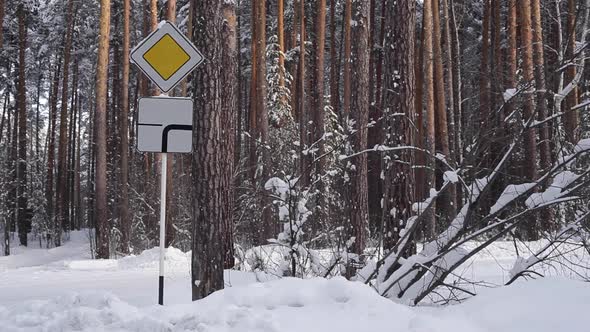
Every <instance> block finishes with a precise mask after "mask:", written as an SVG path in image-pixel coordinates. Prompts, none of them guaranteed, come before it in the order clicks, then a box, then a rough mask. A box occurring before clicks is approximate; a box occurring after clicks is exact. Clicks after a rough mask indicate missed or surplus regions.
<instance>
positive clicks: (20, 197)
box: [15, 5, 31, 246]
mask: <svg viewBox="0 0 590 332" xmlns="http://www.w3.org/2000/svg"><path fill="white" fill-rule="evenodd" d="M17 12H18V40H19V52H18V98H17V103H18V124H19V129H18V161H17V164H18V170H17V174H18V176H17V178H18V190H17V214H18V215H17V218H18V237H19V240H20V244H21V245H23V246H26V245H27V233H28V232H29V231H30V228H31V225H30V220H28V218H27V208H28V206H27V201H28V200H27V96H26V83H25V50H26V48H27V24H26V18H27V12H26V9H25V8H24V5H20V6H19V8H18V10H17ZM15 129H16V127H15Z"/></svg>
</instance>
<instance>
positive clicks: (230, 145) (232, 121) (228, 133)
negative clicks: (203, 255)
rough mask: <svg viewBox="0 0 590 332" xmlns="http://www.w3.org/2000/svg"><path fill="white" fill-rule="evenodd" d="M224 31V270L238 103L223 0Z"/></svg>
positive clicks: (234, 46)
mask: <svg viewBox="0 0 590 332" xmlns="http://www.w3.org/2000/svg"><path fill="white" fill-rule="evenodd" d="M222 15H223V18H224V21H223V30H222V33H223V34H222V40H223V50H224V52H223V58H222V62H223V64H222V68H223V70H222V72H221V75H222V80H223V82H224V85H223V87H222V89H223V91H222V96H224V98H223V100H222V106H221V107H222V111H221V123H223V124H224V127H225V128H224V130H223V132H224V135H223V144H222V149H223V150H222V153H221V154H222V156H225V159H224V169H225V172H224V174H223V181H224V184H223V188H224V190H223V209H224V210H223V213H224V215H223V224H222V235H221V237H222V241H223V262H224V267H225V268H226V269H231V268H233V267H234V265H235V259H234V246H233V243H234V236H233V234H234V230H233V228H234V225H233V220H234V218H233V216H234V214H233V212H234V199H235V195H234V193H235V181H234V169H235V167H234V154H235V149H236V146H235V138H236V134H235V131H236V119H237V104H238V99H237V96H238V91H239V85H238V76H237V71H238V65H239V62H238V61H237V59H238V52H239V47H238V34H237V16H236V7H235V4H233V3H231V2H227V1H226V2H224V3H223V6H222Z"/></svg>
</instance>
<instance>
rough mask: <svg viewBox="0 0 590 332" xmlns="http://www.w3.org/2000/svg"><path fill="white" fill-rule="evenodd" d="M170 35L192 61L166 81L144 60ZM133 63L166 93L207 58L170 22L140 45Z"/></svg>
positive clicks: (165, 22) (164, 23) (166, 22)
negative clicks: (145, 55) (157, 44)
mask: <svg viewBox="0 0 590 332" xmlns="http://www.w3.org/2000/svg"><path fill="white" fill-rule="evenodd" d="M166 34H169V35H170V36H171V37H172V38H173V39H174V40H175V41H176V42H177V43H178V45H180V47H182V48H183V49H184V51H185V52H186V53H187V54H188V55H189V57H190V59H189V60H188V61H187V62H186V63H185V64H184V65H183V66H182V67H180V69H178V70H177V71H176V73H174V74H173V75H172V76H171V77H170V78H169V79H167V80H164V79H163V78H162V77H161V76H160V74H158V73H157V72H156V71H155V70H154V69H153V68H152V66H151V65H150V64H149V63H148V62H147V61H146V60H145V59H144V58H143V55H144V54H145V53H146V52H147V51H148V50H149V49H150V48H151V47H152V46H154V44H155V43H157V42H158V41H160V39H162V37H164V36H165V35H166ZM130 58H131V61H132V62H133V63H135V64H136V65H137V67H139V69H141V71H142V72H143V73H144V74H145V75H146V76H147V77H149V78H150V79H151V80H152V82H154V84H156V85H157V86H158V88H159V89H160V90H162V92H164V93H166V92H168V91H170V90H172V89H173V88H174V87H175V86H176V85H178V83H180V81H182V79H183V78H185V77H186V76H187V75H188V74H190V73H191V72H192V71H193V70H194V69H195V67H197V66H198V65H200V64H201V63H202V62H203V60H205V58H204V57H203V55H202V54H201V52H199V50H197V48H196V47H195V46H194V45H193V44H192V43H191V42H190V41H189V40H188V39H187V38H186V37H185V36H184V34H182V32H180V30H178V28H176V26H175V25H174V24H172V23H170V22H168V21H162V22H160V24H159V26H158V28H157V29H156V30H155V31H153V32H152V33H151V34H150V35H149V36H147V37H146V38H145V39H143V40H142V41H141V43H139V45H137V46H136V47H135V48H133V50H131V55H130Z"/></svg>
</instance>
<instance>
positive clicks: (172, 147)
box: [137, 97, 193, 153]
mask: <svg viewBox="0 0 590 332" xmlns="http://www.w3.org/2000/svg"><path fill="white" fill-rule="evenodd" d="M192 143H193V102H192V100H191V99H190V98H172V97H144V98H141V99H140V100H139V115H138V119H137V149H138V150H139V151H141V152H161V153H167V152H176V153H190V152H191V151H192V145H193V144H192Z"/></svg>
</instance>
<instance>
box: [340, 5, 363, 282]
mask: <svg viewBox="0 0 590 332" xmlns="http://www.w3.org/2000/svg"><path fill="white" fill-rule="evenodd" d="M351 5H352V6H351V7H350V8H348V9H347V11H348V10H351V14H352V19H353V20H354V22H355V24H354V26H353V27H349V31H350V36H349V37H347V41H348V42H349V43H350V41H351V40H354V41H355V42H354V43H353V44H352V45H350V46H351V52H350V60H352V63H350V61H349V64H348V65H349V68H350V73H349V74H350V76H352V77H354V80H352V82H349V85H350V92H349V93H350V100H349V101H348V103H349V104H350V113H349V118H350V120H352V121H353V122H354V129H355V130H356V131H355V132H354V133H352V134H351V135H350V140H351V149H352V152H359V151H362V150H364V149H366V147H367V123H368V120H369V47H368V41H369V0H355V1H353V2H352V3H351ZM347 15H348V13H347ZM349 80H350V78H349ZM345 83H346V82H345ZM345 103H346V101H345ZM351 164H352V166H353V167H352V168H349V169H348V172H349V176H350V203H349V209H350V237H351V238H354V242H353V243H352V247H351V248H350V249H349V251H350V252H352V253H354V254H355V255H358V256H359V258H358V260H359V262H361V260H362V257H360V255H362V254H363V251H364V249H365V241H366V238H367V232H366V231H367V227H368V218H369V211H368V188H367V155H366V154H365V153H362V154H360V155H358V156H355V157H353V158H352V159H351ZM349 275H350V273H349Z"/></svg>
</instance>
